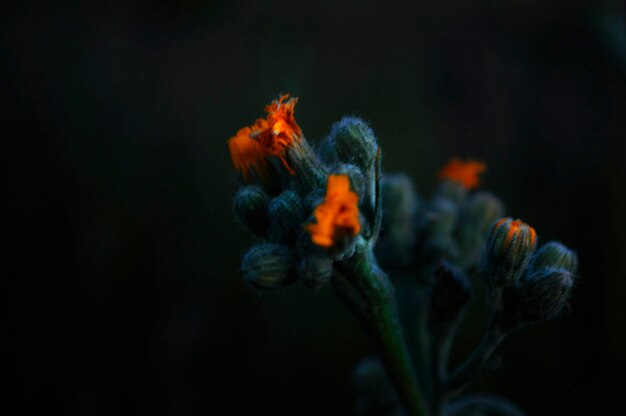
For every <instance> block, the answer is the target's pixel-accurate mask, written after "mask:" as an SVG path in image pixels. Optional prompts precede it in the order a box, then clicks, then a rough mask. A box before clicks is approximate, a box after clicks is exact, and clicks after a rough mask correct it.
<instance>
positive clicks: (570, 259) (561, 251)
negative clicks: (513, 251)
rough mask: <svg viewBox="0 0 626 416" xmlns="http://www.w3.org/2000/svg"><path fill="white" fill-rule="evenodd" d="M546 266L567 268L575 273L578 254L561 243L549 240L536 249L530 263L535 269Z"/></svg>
mask: <svg viewBox="0 0 626 416" xmlns="http://www.w3.org/2000/svg"><path fill="white" fill-rule="evenodd" d="M548 268H552V269H563V270H567V271H568V272H570V273H572V274H573V275H575V274H576V271H577V270H578V256H577V255H576V253H574V252H573V251H572V250H570V249H568V248H567V247H565V246H564V245H563V244H561V243H558V242H556V241H550V242H548V243H546V244H544V245H543V247H541V248H540V249H539V250H537V253H536V254H535V257H534V259H533V264H532V269H533V270H535V271H539V270H544V269H548Z"/></svg>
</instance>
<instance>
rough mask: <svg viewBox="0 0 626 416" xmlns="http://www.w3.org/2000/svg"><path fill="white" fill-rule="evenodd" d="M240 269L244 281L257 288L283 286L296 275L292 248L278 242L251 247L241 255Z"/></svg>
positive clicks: (277, 287)
mask: <svg viewBox="0 0 626 416" xmlns="http://www.w3.org/2000/svg"><path fill="white" fill-rule="evenodd" d="M242 269H243V275H244V280H245V281H246V283H247V284H248V285H250V286H251V287H253V288H255V289H259V290H274V289H279V288H282V287H285V286H287V285H289V284H290V283H292V282H293V281H294V280H295V279H296V276H297V274H296V270H295V258H294V254H293V252H292V250H291V249H290V248H289V247H287V246H283V245H280V244H261V245H258V246H255V247H252V248H251V249H250V250H249V251H248V252H247V253H246V254H245V255H244V256H243V261H242Z"/></svg>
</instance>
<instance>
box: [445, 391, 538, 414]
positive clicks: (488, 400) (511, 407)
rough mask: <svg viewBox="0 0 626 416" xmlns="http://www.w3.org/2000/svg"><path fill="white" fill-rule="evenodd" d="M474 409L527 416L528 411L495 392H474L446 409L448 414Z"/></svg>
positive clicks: (467, 411)
mask: <svg viewBox="0 0 626 416" xmlns="http://www.w3.org/2000/svg"><path fill="white" fill-rule="evenodd" d="M472 411H474V412H475V411H486V412H489V413H494V414H497V415H502V416H525V414H526V413H524V411H523V410H522V409H520V408H519V406H517V405H516V404H514V403H512V402H510V401H509V400H507V399H504V398H502V397H499V396H496V395H494V394H473V395H471V396H466V397H463V398H461V399H459V400H457V401H455V402H454V403H452V404H450V406H449V407H448V408H447V409H446V416H461V415H464V414H472V413H470V412H472Z"/></svg>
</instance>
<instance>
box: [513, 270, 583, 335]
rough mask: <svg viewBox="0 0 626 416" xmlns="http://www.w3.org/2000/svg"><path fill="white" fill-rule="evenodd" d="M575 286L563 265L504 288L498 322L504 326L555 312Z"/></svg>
mask: <svg viewBox="0 0 626 416" xmlns="http://www.w3.org/2000/svg"><path fill="white" fill-rule="evenodd" d="M573 286H574V278H573V276H572V274H571V273H570V272H568V271H566V270H563V269H544V270H541V271H538V272H535V273H533V274H532V275H530V276H529V277H528V278H527V279H525V280H524V282H523V283H521V284H520V285H518V286H516V287H510V288H507V289H505V290H504V298H503V310H502V319H501V326H502V327H503V329H505V330H510V329H515V328H517V327H519V326H521V325H526V324H530V323H533V322H541V321H545V320H548V319H552V318H555V317H556V316H558V315H559V314H560V313H561V311H562V310H563V307H564V306H565V305H566V303H567V300H568V299H569V296H570V294H571V291H572V288H573Z"/></svg>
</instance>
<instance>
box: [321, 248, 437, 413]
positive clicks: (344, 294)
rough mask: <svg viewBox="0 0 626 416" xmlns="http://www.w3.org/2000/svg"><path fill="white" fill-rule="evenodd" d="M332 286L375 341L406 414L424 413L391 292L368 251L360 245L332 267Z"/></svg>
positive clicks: (386, 280)
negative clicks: (350, 254)
mask: <svg viewBox="0 0 626 416" xmlns="http://www.w3.org/2000/svg"><path fill="white" fill-rule="evenodd" d="M331 284H332V286H333V288H334V289H335V292H336V293H337V295H338V296H339V297H340V298H341V299H342V300H343V302H344V303H345V304H346V305H347V306H348V307H349V308H350V309H351V310H352V312H353V313H354V314H355V315H356V316H357V317H358V318H359V320H360V321H361V323H362V324H363V325H364V327H365V329H366V330H367V332H368V333H369V335H370V337H371V338H372V340H373V341H374V344H375V346H376V349H377V351H378V354H379V355H380V358H381V359H382V362H383V364H384V366H385V369H386V371H387V374H388V376H389V378H390V380H391V381H392V383H393V384H394V386H395V388H396V390H397V392H398V396H399V397H400V400H401V401H402V403H403V404H404V406H405V408H406V410H407V412H408V414H410V415H413V416H425V415H426V414H427V412H426V407H425V405H424V400H423V398H422V392H421V390H420V389H419V386H418V384H417V380H416V378H415V374H414V372H413V368H412V366H411V361H410V358H409V353H408V350H407V347H406V343H405V340H404V336H403V333H402V329H401V326H400V320H399V318H398V311H397V307H396V300H395V296H394V290H393V287H392V286H391V284H390V282H389V280H388V279H387V276H386V275H385V273H384V272H383V271H382V270H380V269H379V268H378V267H377V266H376V261H375V260H374V257H373V255H372V253H371V250H370V249H369V248H366V247H364V246H359V247H358V248H357V250H356V252H355V254H354V255H353V256H352V257H351V258H350V259H348V260H344V261H341V262H338V263H337V264H335V273H334V274H333V278H332V279H331Z"/></svg>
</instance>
